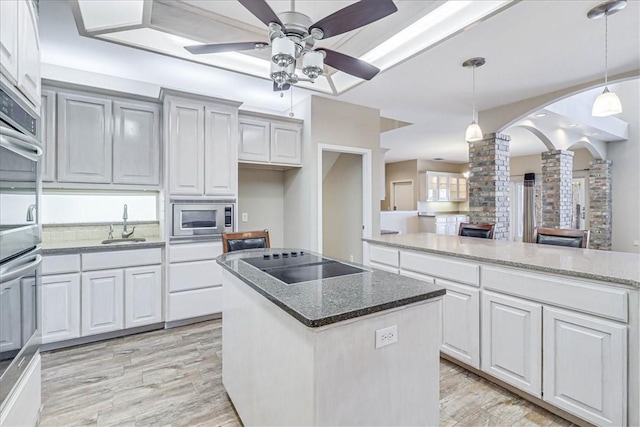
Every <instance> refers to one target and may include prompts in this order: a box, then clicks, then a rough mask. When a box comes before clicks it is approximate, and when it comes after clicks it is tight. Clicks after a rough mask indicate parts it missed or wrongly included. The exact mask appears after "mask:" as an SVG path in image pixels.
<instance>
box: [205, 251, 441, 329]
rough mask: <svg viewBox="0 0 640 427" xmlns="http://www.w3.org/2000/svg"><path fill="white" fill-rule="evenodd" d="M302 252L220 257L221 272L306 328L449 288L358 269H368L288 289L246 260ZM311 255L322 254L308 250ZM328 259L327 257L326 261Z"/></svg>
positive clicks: (256, 253)
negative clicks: (226, 271) (228, 272)
mask: <svg viewBox="0 0 640 427" xmlns="http://www.w3.org/2000/svg"><path fill="white" fill-rule="evenodd" d="M291 251H299V249H286V248H285V249H275V248H271V249H259V250H255V251H254V250H251V251H239V252H230V253H226V254H222V255H220V256H219V257H218V258H217V261H218V263H219V264H221V265H222V267H223V268H225V269H227V270H228V271H230V272H231V273H232V274H233V275H235V276H236V277H238V278H240V279H241V280H242V281H243V282H245V283H247V284H248V285H249V286H251V287H252V288H253V289H255V290H256V291H257V292H258V293H260V294H262V295H263V296H264V297H265V298H267V299H268V300H270V301H271V302H273V303H274V304H276V305H277V306H279V307H280V308H282V309H283V310H284V311H285V312H287V313H288V314H290V315H291V316H293V317H294V318H296V319H297V320H299V321H300V322H301V323H302V324H304V325H305V326H308V327H311V328H315V327H319V326H324V325H329V324H332V323H336V322H340V321H343V320H347V319H352V318H355V317H360V316H364V315H367V314H371V313H376V312H379V311H384V310H389V309H391V308H395V307H401V306H404V305H408V304H411V303H415V302H419V301H424V300H428V299H431V298H436V297H439V296H442V295H444V294H445V289H444V288H442V287H440V286H436V285H433V284H429V283H427V282H423V281H421V280H415V279H411V278H408V277H404V276H400V275H398V274H393V273H387V272H386V271H381V270H378V269H372V268H369V267H364V266H361V265H358V264H354V263H345V264H350V265H355V266H357V267H360V268H363V269H365V270H367V271H365V272H364V273H358V274H351V275H348V276H340V277H332V278H327V279H322V280H314V281H309V282H302V283H296V284H291V285H287V284H285V283H284V282H282V281H280V280H278V279H276V278H274V277H272V276H270V275H268V274H266V273H264V272H262V271H261V270H259V269H258V268H256V267H254V266H252V265H250V264H248V263H246V262H244V261H242V258H251V257H262V255H263V254H266V253H280V252H291ZM305 252H306V253H309V254H311V255H318V254H315V253H313V252H309V251H305ZM325 258H326V257H325Z"/></svg>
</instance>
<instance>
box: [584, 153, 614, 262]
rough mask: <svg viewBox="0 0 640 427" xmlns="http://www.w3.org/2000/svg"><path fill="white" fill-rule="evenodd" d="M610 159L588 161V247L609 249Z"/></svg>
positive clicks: (610, 212)
mask: <svg viewBox="0 0 640 427" xmlns="http://www.w3.org/2000/svg"><path fill="white" fill-rule="evenodd" d="M611 216H612V199H611V160H594V161H592V162H591V163H589V229H590V230H591V237H589V248H591V249H603V250H606V251H610V250H611Z"/></svg>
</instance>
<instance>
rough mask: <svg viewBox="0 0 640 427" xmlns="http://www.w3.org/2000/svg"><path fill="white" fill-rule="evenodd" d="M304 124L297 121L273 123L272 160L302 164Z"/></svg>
mask: <svg viewBox="0 0 640 427" xmlns="http://www.w3.org/2000/svg"><path fill="white" fill-rule="evenodd" d="M301 141H302V126H300V125H298V124H295V123H277V122H274V123H271V162H272V163H285V164H288V165H299V164H300V148H301V145H302V144H301Z"/></svg>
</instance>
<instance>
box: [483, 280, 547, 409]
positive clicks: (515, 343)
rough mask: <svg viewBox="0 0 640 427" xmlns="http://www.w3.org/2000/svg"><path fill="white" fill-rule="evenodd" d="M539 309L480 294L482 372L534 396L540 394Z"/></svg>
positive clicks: (539, 395) (518, 301) (523, 302)
mask: <svg viewBox="0 0 640 427" xmlns="http://www.w3.org/2000/svg"><path fill="white" fill-rule="evenodd" d="M541 353H542V306H541V305H540V304H535V303H531V302H528V301H524V300H519V299H516V298H510V297H506V296H502V295H498V294H494V293H491V292H484V293H483V295H482V370H483V371H485V372H487V373H488V374H490V375H493V376H494V377H496V378H499V379H501V380H503V381H505V382H506V383H509V384H511V385H513V386H515V387H518V388H519V389H522V390H524V391H526V392H527V393H530V394H532V395H534V396H536V397H541V392H542V382H541V381H542V368H541V366H542V360H541V358H542V355H541Z"/></svg>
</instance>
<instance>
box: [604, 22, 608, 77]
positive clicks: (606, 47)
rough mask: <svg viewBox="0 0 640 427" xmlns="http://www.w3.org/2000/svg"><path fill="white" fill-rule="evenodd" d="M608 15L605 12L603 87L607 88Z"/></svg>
mask: <svg viewBox="0 0 640 427" xmlns="http://www.w3.org/2000/svg"><path fill="white" fill-rule="evenodd" d="M608 37H609V14H608V13H606V12H605V14H604V87H605V88H606V87H607V83H608V81H609V70H608V62H609V40H608Z"/></svg>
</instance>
